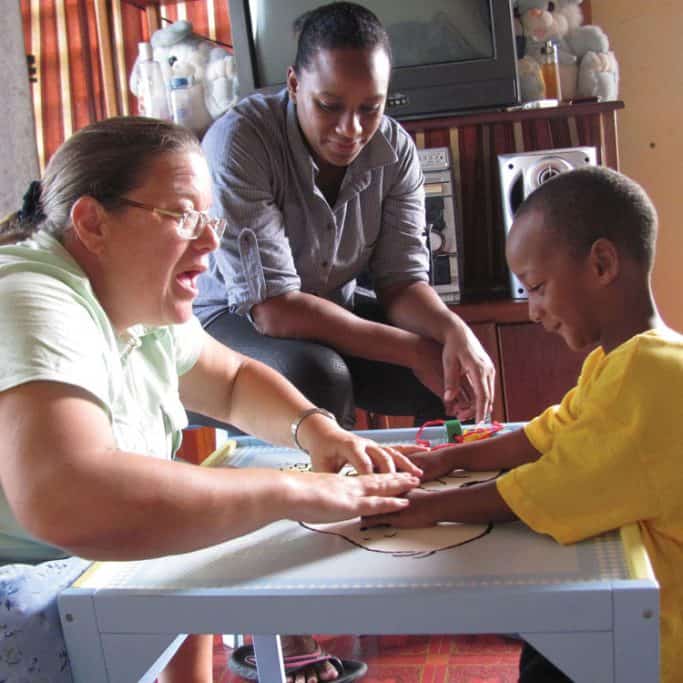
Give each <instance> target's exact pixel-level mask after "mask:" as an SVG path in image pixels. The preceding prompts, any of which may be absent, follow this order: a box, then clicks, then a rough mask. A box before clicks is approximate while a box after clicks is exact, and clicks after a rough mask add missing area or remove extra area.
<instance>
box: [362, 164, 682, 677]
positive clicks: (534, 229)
mask: <svg viewBox="0 0 683 683" xmlns="http://www.w3.org/2000/svg"><path fill="white" fill-rule="evenodd" d="M656 232H657V214H656V211H655V208H654V206H653V205H652V202H651V201H650V199H649V198H648V196H647V195H646V194H645V192H644V190H643V189H642V188H641V187H640V186H639V185H637V184H636V183H635V182H634V181H632V180H630V179H629V178H627V177H626V176H624V175H621V174H619V173H617V172H615V171H611V170H609V169H606V168H598V167H593V168H585V169H580V170H576V171H571V172H568V173H563V174H562V175H559V176H558V177H557V178H554V179H553V180H551V181H549V182H547V183H545V184H543V185H542V186H541V187H540V188H539V189H537V190H536V191H535V192H534V193H533V194H532V195H531V196H530V197H529V198H527V200H526V201H525V202H524V203H523V204H522V206H521V207H520V209H519V211H518V212H517V215H516V217H515V221H514V224H513V226H512V229H511V231H510V234H509V236H508V241H507V245H506V252H507V253H506V256H507V260H508V263H509V265H510V269H511V270H512V271H513V272H514V273H515V274H516V275H517V276H518V277H519V279H520V280H521V281H522V283H523V284H524V285H525V287H526V289H527V291H528V296H529V315H530V317H531V319H532V320H534V321H536V322H539V323H541V324H542V325H543V327H544V328H545V329H546V330H547V331H549V332H554V333H556V334H559V335H560V336H562V338H563V339H564V340H565V342H566V343H567V345H568V346H569V347H570V348H571V349H573V350H577V351H578V350H581V349H587V348H592V347H596V348H594V349H593V351H592V352H591V353H590V354H589V355H588V357H587V358H586V360H585V362H584V365H583V368H582V371H581V375H580V377H579V380H578V383H577V385H576V386H575V387H574V388H573V389H571V390H570V391H569V392H568V393H567V395H566V396H565V397H564V399H563V400H562V402H561V404H559V405H554V406H551V407H549V408H548V409H547V410H546V411H545V412H543V413H542V414H541V415H539V416H538V417H536V418H535V419H533V420H531V421H530V422H529V423H528V424H527V425H526V426H525V427H524V428H523V429H519V430H516V431H514V432H511V433H508V434H503V435H502V436H499V437H496V438H495V439H489V440H484V441H476V442H473V443H469V444H463V445H457V446H453V447H452V448H444V449H441V450H438V451H436V452H433V453H427V454H424V455H418V456H414V457H413V460H414V461H415V462H416V463H417V464H418V465H419V466H420V467H422V469H423V470H424V477H423V478H424V479H432V478H436V477H439V476H443V475H444V474H446V473H448V472H449V471H451V470H452V469H454V468H464V469H470V470H491V469H498V468H501V469H506V470H510V471H509V472H507V473H506V474H504V475H503V476H502V477H500V478H499V479H498V480H497V481H495V482H489V483H486V484H481V485H478V486H475V487H472V488H461V489H456V490H454V491H447V492H444V493H427V492H425V491H420V490H415V491H412V492H410V493H409V494H408V497H409V498H410V499H411V505H410V507H409V508H408V509H406V510H405V511H401V512H399V513H397V514H390V515H381V516H378V517H374V518H372V523H375V522H377V523H383V524H387V523H390V524H392V525H393V526H397V527H420V526H430V525H433V524H436V523H437V522H440V521H454V522H482V521H506V520H513V519H521V520H522V521H523V522H524V523H526V524H527V525H528V526H529V527H531V528H532V529H534V530H535V531H538V532H540V533H545V534H549V535H551V536H553V538H555V539H556V540H557V541H559V542H560V543H574V542H576V541H580V540H582V539H584V538H588V537H590V536H594V535H596V534H600V533H602V532H605V531H608V530H610V529H615V528H617V527H620V526H622V525H624V524H627V523H629V522H637V523H638V525H639V527H640V531H641V534H642V537H643V541H644V544H645V546H646V548H647V551H648V553H649V556H650V560H651V562H652V565H653V568H654V571H655V574H656V576H657V580H658V581H659V584H660V588H661V593H660V598H661V614H660V625H661V631H660V634H661V681H663V682H665V683H674V681H680V680H681V675H682V674H681V672H683V647H681V644H682V643H683V453H682V449H681V445H680V436H679V432H678V429H679V428H680V427H681V425H683V336H682V335H680V334H678V333H677V332H674V331H673V330H671V329H669V328H667V327H666V326H665V325H664V323H663V321H662V320H661V318H660V317H659V314H658V312H657V308H656V305H655V302H654V299H653V296H652V290H651V285H650V276H651V270H652V264H653V260H654V246H655V238H656ZM568 680H569V679H568V678H567V677H566V676H565V675H564V674H563V673H562V672H560V671H559V670H558V669H557V668H555V667H554V666H553V665H552V664H551V663H550V662H548V661H547V660H546V659H545V658H543V657H542V656H541V655H540V654H539V653H538V652H536V651H535V650H533V648H531V646H530V645H528V644H526V645H525V647H524V649H523V652H522V658H521V660H520V683H530V682H531V681H543V682H544V683H549V682H554V681H568Z"/></svg>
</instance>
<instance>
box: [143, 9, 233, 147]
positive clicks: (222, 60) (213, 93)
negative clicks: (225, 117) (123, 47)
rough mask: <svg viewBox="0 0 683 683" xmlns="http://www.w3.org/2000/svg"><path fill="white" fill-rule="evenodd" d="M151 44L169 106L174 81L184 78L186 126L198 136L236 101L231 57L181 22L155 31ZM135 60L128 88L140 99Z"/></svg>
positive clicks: (183, 21)
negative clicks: (187, 102)
mask: <svg viewBox="0 0 683 683" xmlns="http://www.w3.org/2000/svg"><path fill="white" fill-rule="evenodd" d="M150 42H151V44H152V48H153V54H154V59H155V61H157V62H159V64H160V65H161V71H162V74H163V78H164V82H165V83H166V93H167V97H168V103H169V111H172V107H171V85H172V79H174V78H181V77H182V78H186V79H187V81H188V88H189V93H188V98H189V100H190V102H191V110H192V111H191V116H190V120H189V123H186V125H188V126H189V127H190V128H192V130H194V132H195V133H197V135H199V136H201V135H202V134H203V133H204V132H205V131H206V129H207V128H208V127H209V125H210V124H211V122H212V121H213V120H214V119H216V118H218V117H219V116H220V115H221V114H223V113H224V112H225V111H227V110H228V109H229V108H230V107H232V106H233V105H234V104H235V102H236V101H237V78H236V75H235V69H234V62H233V57H232V55H230V53H228V52H227V50H224V49H223V48H222V47H218V46H216V45H215V43H213V42H211V41H209V40H207V39H205V38H202V37H201V36H199V35H197V34H196V33H193V31H192V24H191V23H190V22H189V21H185V20H183V19H181V20H179V21H176V22H174V23H173V24H170V25H169V26H166V27H164V28H161V29H159V30H157V31H155V32H154V33H153V34H152V39H151V41H150ZM139 61H140V57H138V58H137V59H136V61H135V64H134V65H133V69H132V71H131V75H130V89H131V91H132V92H133V94H135V95H136V96H140V90H141V88H140V77H139V71H138V63H139Z"/></svg>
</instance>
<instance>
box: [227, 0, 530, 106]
mask: <svg viewBox="0 0 683 683" xmlns="http://www.w3.org/2000/svg"><path fill="white" fill-rule="evenodd" d="M325 2H326V0H229V2H228V5H229V11H230V23H231V26H232V39H233V46H234V51H235V59H236V62H237V75H238V78H239V88H240V96H241V97H244V96H246V95H249V94H250V93H252V92H255V91H262V92H273V91H275V90H279V89H281V88H283V87H284V85H285V78H286V73H287V67H288V66H290V65H291V64H292V63H293V62H294V56H295V53H296V37H295V35H294V33H293V30H292V24H293V22H294V20H295V19H296V18H297V17H298V16H299V15H301V14H302V13H303V12H305V11H307V10H310V9H313V8H315V7H318V6H319V5H322V4H324V3H325ZM359 4H362V5H364V6H366V7H368V8H369V9H370V10H372V11H373V12H374V13H375V14H376V15H377V16H378V17H379V19H380V20H381V21H382V23H383V24H384V26H385V28H386V29H387V32H388V34H389V37H390V39H391V46H392V51H393V57H394V63H393V69H392V74H391V83H390V87H389V95H388V97H387V106H386V112H387V114H390V115H391V116H393V117H394V118H397V119H399V120H407V119H417V118H429V117H435V116H448V115H450V114H454V113H458V112H463V111H469V110H478V109H502V108H504V107H507V106H511V105H515V104H518V103H519V84H518V80H517V58H516V53H515V36H514V28H513V26H514V25H513V15H512V6H511V2H510V0H360V2H359Z"/></svg>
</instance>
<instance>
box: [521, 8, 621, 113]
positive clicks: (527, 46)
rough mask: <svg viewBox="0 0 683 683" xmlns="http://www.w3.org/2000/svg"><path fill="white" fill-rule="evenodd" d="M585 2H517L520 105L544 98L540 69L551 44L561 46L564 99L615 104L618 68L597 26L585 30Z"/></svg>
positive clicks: (560, 69)
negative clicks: (611, 102)
mask: <svg viewBox="0 0 683 683" xmlns="http://www.w3.org/2000/svg"><path fill="white" fill-rule="evenodd" d="M582 2H583V0H556V1H555V2H548V1H547V0H514V3H513V8H514V14H515V32H516V35H517V49H518V57H519V63H518V70H519V79H520V88H521V93H522V100H523V101H525V102H527V101H530V100H534V99H539V98H540V97H542V96H543V91H544V87H543V77H542V76H541V69H540V64H541V63H542V62H543V60H544V54H543V48H544V46H545V43H546V42H547V41H551V42H553V43H554V44H555V45H557V53H558V65H559V72H560V84H561V87H562V98H563V99H565V100H571V99H578V98H586V97H597V98H598V99H600V100H615V99H617V96H618V91H619V65H618V63H617V60H616V57H615V56H614V53H613V52H612V51H611V50H610V49H609V40H608V38H607V36H606V35H605V33H604V31H603V30H602V29H601V28H599V27H598V26H591V25H586V26H584V25H582V22H583V14H582V12H581V7H580V5H581V3H582Z"/></svg>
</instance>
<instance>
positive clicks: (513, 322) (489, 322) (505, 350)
mask: <svg viewBox="0 0 683 683" xmlns="http://www.w3.org/2000/svg"><path fill="white" fill-rule="evenodd" d="M452 308H453V310H454V311H455V312H456V313H458V315H460V317H461V318H463V320H465V321H466V322H467V323H468V324H469V325H470V327H471V328H472V330H473V331H474V333H475V334H476V335H477V337H478V338H479V340H480V341H481V343H482V345H483V346H484V348H485V349H486V351H487V353H488V354H489V356H491V359H492V360H493V362H494V364H495V366H496V399H495V403H494V409H493V418H494V419H496V420H505V421H510V422H518V421H524V420H528V419H530V418H532V417H534V416H535V415H538V414H539V413H541V412H542V411H543V410H544V409H545V408H547V407H548V406H549V405H552V404H553V403H558V402H559V401H560V400H561V399H562V397H563V396H564V394H565V393H567V391H568V390H569V389H571V388H572V387H573V386H574V385H575V384H576V380H577V379H578V376H579V371H580V370H581V364H582V363H583V360H584V358H585V357H586V354H585V353H576V352H574V351H571V350H570V349H569V348H568V347H567V345H566V344H565V342H564V340H563V339H562V338H561V337H559V336H558V335H555V334H551V333H549V332H546V331H545V330H544V329H543V327H542V326H541V325H538V324H536V323H532V322H531V321H530V320H529V317H528V313H527V305H526V302H523V301H512V300H502V301H495V302H482V303H479V304H469V305H462V306H453V307H452Z"/></svg>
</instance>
